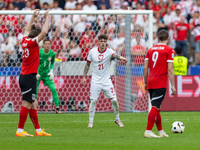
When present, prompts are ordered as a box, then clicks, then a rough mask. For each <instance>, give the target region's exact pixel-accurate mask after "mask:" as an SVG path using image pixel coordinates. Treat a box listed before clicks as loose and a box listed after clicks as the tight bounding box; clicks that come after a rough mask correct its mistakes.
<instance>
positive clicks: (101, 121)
mask: <svg viewBox="0 0 200 150" xmlns="http://www.w3.org/2000/svg"><path fill="white" fill-rule="evenodd" d="M147 115H148V114H147V113H120V118H121V120H122V122H123V124H124V126H125V127H124V128H120V127H118V126H117V125H116V124H115V123H114V114H113V113H96V114H95V119H94V127H93V128H90V129H89V128H87V125H88V113H64V114H59V115H57V114H38V117H39V121H40V126H41V127H42V128H45V131H46V132H48V133H51V134H52V137H16V136H15V132H16V129H17V125H18V117H19V115H18V114H0V133H1V134H0V150H111V149H112V150H195V149H200V144H199V139H200V134H199V133H200V132H199V127H200V122H199V120H200V112H161V116H162V122H163V129H164V130H165V132H166V133H167V134H168V135H169V138H160V139H149V138H144V137H143V135H144V131H145V128H146V120H147ZM174 121H181V122H183V123H184V125H185V132H184V133H183V134H174V133H172V132H171V124H172V123H173V122H174ZM25 131H27V132H28V133H30V134H35V130H34V127H33V125H32V122H31V120H30V119H29V118H28V119H27V122H26V124H25ZM153 131H154V132H155V133H156V134H158V132H157V129H156V128H155V127H154V128H153Z"/></svg>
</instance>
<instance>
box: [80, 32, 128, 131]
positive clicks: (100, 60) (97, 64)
mask: <svg viewBox="0 0 200 150" xmlns="http://www.w3.org/2000/svg"><path fill="white" fill-rule="evenodd" d="M107 40H108V37H107V35H104V34H102V35H99V36H98V45H99V47H96V48H93V49H91V50H90V51H89V54H88V57H87V63H86V65H85V69H84V74H83V80H82V84H83V86H85V85H86V75H87V72H88V70H89V68H90V63H91V62H92V81H91V86H90V106H89V125H88V128H92V127H93V119H94V114H95V105H96V102H97V99H98V97H99V94H100V92H101V90H103V92H104V95H105V97H106V98H110V100H111V102H112V109H113V111H114V114H115V123H116V124H118V126H119V127H124V125H123V124H122V122H121V121H120V119H119V105H118V102H117V98H116V94H115V91H114V86H113V84H112V81H111V79H110V73H109V70H110V63H111V58H116V59H118V60H122V61H123V62H125V63H127V61H128V60H127V59H126V58H124V57H122V56H120V55H117V54H116V53H115V51H113V50H112V49H110V48H107V47H106V45H107Z"/></svg>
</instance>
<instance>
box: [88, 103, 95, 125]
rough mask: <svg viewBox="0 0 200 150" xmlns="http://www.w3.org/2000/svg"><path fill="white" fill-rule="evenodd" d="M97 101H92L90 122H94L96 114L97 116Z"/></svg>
mask: <svg viewBox="0 0 200 150" xmlns="http://www.w3.org/2000/svg"><path fill="white" fill-rule="evenodd" d="M96 102H97V100H94V99H91V101H90V106H89V121H90V122H93V120H94V114H95V105H96Z"/></svg>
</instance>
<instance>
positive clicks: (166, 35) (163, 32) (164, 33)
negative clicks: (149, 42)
mask: <svg viewBox="0 0 200 150" xmlns="http://www.w3.org/2000/svg"><path fill="white" fill-rule="evenodd" d="M168 38H169V33H168V32H167V31H166V30H164V29H163V30H160V31H159V32H158V40H159V41H166V40H167V39H168Z"/></svg>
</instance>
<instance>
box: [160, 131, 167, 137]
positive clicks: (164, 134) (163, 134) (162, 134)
mask: <svg viewBox="0 0 200 150" xmlns="http://www.w3.org/2000/svg"><path fill="white" fill-rule="evenodd" d="M158 136H160V137H169V135H167V134H166V133H165V131H163V130H161V131H159V133H158Z"/></svg>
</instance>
